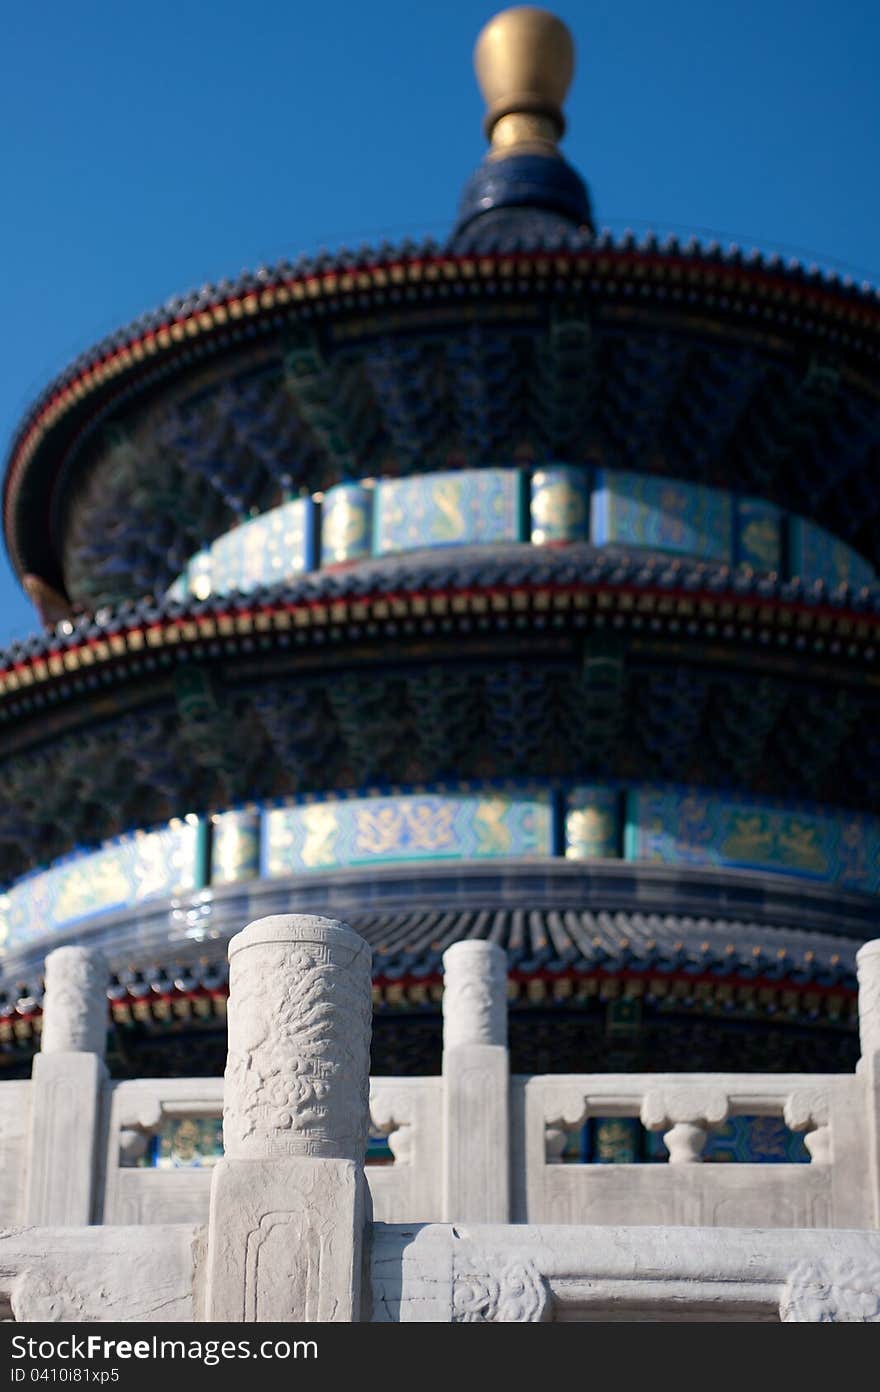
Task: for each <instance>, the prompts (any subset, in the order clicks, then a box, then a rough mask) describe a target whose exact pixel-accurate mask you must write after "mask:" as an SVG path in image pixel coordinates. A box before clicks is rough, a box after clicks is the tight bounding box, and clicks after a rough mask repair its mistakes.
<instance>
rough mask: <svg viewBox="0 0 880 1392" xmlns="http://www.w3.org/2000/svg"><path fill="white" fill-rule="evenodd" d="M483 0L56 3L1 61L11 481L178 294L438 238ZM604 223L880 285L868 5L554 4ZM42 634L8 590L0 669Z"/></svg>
mask: <svg viewBox="0 0 880 1392" xmlns="http://www.w3.org/2000/svg"><path fill="white" fill-rule="evenodd" d="M498 8H501V6H496V5H492V4H491V3H488V4H486V3H475V0H443V3H442V4H440V3H437V4H434V3H428V4H425V3H422V4H412V3H409V4H405V3H403V0H373V2H372V3H369V4H367V3H352V0H337V3H336V4H334V5H328V4H320V3H314V0H309V3H305V0H287V3H280V0H263V3H262V4H245V3H242V0H213V3H211V4H208V3H206V2H205V0H202V2H201V3H199V0H152V3H151V4H149V5H135V4H134V3H130V2H129V0H81V3H78V4H76V5H71V4H70V3H69V0H65V3H61V0H43V3H41V4H30V5H25V4H17V5H14V6H13V5H8V6H6V7H5V9H4V16H3V45H2V48H3V52H2V56H0V174H2V187H3V190H4V193H5V200H4V202H5V207H4V213H3V216H2V219H0V267H2V272H0V274H2V304H3V329H4V331H3V334H2V338H0V437H2V443H3V449H4V454H5V450H6V447H7V445H8V442H9V439H10V436H11V434H12V432H13V430H14V429H15V427H16V425H17V422H18V421H19V419H20V417H21V415H22V414H23V412H24V411H25V409H26V408H27V406H28V405H29V404H30V402H31V400H32V399H33V397H34V396H36V395H37V394H38V392H39V391H40V390H41V389H42V387H43V386H44V385H45V384H46V383H47V381H48V379H49V378H50V377H51V376H52V375H53V374H54V373H55V372H57V371H59V370H60V369H61V368H63V367H64V366H65V364H66V363H67V361H68V360H69V359H70V358H72V357H73V356H75V355H76V354H77V353H78V352H80V351H81V350H82V349H84V348H86V347H87V346H89V345H90V344H91V343H92V342H94V341H95V340H96V339H98V338H100V337H101V336H102V335H103V334H104V333H106V332H109V331H110V330H112V329H114V328H115V327H117V326H118V325H120V324H122V323H124V322H127V321H128V320H129V319H131V318H133V317H134V316H135V315H137V314H138V313H140V312H141V311H142V310H145V309H149V308H152V307H153V306H154V305H156V304H158V303H160V302H162V301H164V300H165V299H167V298H168V297H169V296H171V295H172V294H174V293H175V292H179V291H184V290H188V289H190V288H192V287H194V286H197V285H201V284H203V283H204V282H205V281H207V280H216V279H219V278H221V277H223V276H225V275H232V274H235V273H237V272H238V271H240V270H241V269H243V268H244V267H254V266H257V265H259V264H260V263H261V262H264V261H272V260H276V259H278V258H280V257H282V256H294V255H297V254H299V253H300V252H303V251H314V250H317V249H318V248H319V247H320V246H327V247H331V248H333V247H337V246H339V245H343V244H348V245H358V244H359V243H361V242H362V241H373V240H378V239H379V238H381V237H383V236H389V237H391V238H401V237H404V236H407V235H414V236H419V235H423V234H426V233H431V234H434V235H443V233H444V232H445V231H446V230H447V229H448V227H449V225H450V221H451V219H452V216H453V213H454V210H455V205H456V201H457V198H458V193H459V189H460V187H461V185H462V183H463V181H464V179H465V177H466V176H467V174H468V173H469V172H470V170H471V169H472V168H473V167H474V166H475V165H476V164H477V163H478V162H479V160H480V158H481V157H482V153H483V149H484V143H483V139H482V135H481V131H480V120H481V111H482V106H481V102H480V98H479V94H478V92H477V89H476V84H475V82H474V79H473V75H472V69H471V49H472V45H473V42H474V39H475V37H476V34H477V32H478V31H479V29H480V27H481V25H482V24H483V23H484V22H485V20H486V19H488V18H489V17H490V16H491V15H492V14H493V13H494V12H495V10H496V9H498ZM550 8H555V9H556V12H557V13H558V14H560V15H561V16H562V17H563V18H564V19H565V20H566V21H567V23H568V24H569V26H570V27H571V29H572V30H573V32H574V36H575V43H576V45H577V52H578V62H577V71H576V76H575V81H574V86H573V89H572V93H571V97H570V99H569V102H568V115H569V135H568V136H567V138H566V141H565V147H564V148H565V150H566V153H567V154H568V157H569V159H570V160H571V161H572V162H573V163H575V164H576V165H577V166H578V168H579V169H580V171H581V173H582V174H583V175H584V176H585V178H586V179H587V182H588V184H589V186H590V189H591V191H592V195H593V200H594V206H595V209H596V214H597V218H598V221H599V223H600V224H601V225H603V226H610V227H611V228H612V229H613V230H615V231H621V230H623V228H625V227H626V226H631V227H633V229H634V230H635V231H637V232H643V231H645V230H647V228H649V227H653V228H654V229H655V230H657V231H659V232H664V231H670V230H671V231H676V232H684V233H688V232H691V231H693V232H696V233H697V234H698V235H699V234H703V235H708V236H710V237H711V235H712V234H713V233H715V234H717V235H719V237H720V238H721V239H722V240H725V241H728V240H731V239H733V240H737V241H739V242H740V243H741V244H744V245H746V246H749V247H751V246H760V247H762V248H764V249H769V250H779V251H782V252H783V253H784V254H799V255H802V258H803V259H806V260H807V261H810V260H813V259H815V260H817V261H819V262H821V263H823V264H826V265H829V264H833V265H836V266H837V267H838V268H839V269H841V270H842V271H848V272H850V273H851V274H853V275H854V276H855V278H856V279H859V280H861V279H865V278H867V279H871V280H872V281H873V282H874V283H877V282H878V281H880V247H878V244H877V236H878V233H877V229H878V227H880V179H878V154H880V81H878V53H880V4H878V3H877V0H833V2H832V0H799V2H798V0H737V3H725V2H724V0H714V3H711V4H707V3H706V2H705V0H627V3H621V0H583V2H582V3H576V2H575V0H564V2H563V3H560V4H559V5H557V6H550ZM33 627H34V623H33V619H32V611H31V609H30V606H29V604H28V603H27V601H26V600H25V598H24V596H23V595H22V593H21V591H20V589H19V588H18V585H17V582H16V581H15V580H14V579H13V578H12V576H11V574H10V572H9V568H8V566H7V565H6V563H5V559H4V560H3V561H2V562H0V644H2V643H5V642H6V641H8V639H9V638H10V637H12V636H13V635H15V634H23V633H24V632H27V631H29V630H30V629H32V628H33Z"/></svg>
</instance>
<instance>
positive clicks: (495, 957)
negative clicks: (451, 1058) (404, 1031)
mask: <svg viewBox="0 0 880 1392" xmlns="http://www.w3.org/2000/svg"><path fill="white" fill-rule="evenodd" d="M443 972H444V977H443V1047H444V1049H454V1048H456V1047H458V1046H459V1045H467V1044H500V1045H501V1046H502V1047H503V1046H504V1045H506V1044H507V958H506V956H505V954H504V952H503V951H502V949H501V948H500V947H498V946H497V944H496V943H490V942H483V941H477V940H473V939H469V940H468V941H466V942H458V943H454V944H453V945H452V947H449V948H447V950H446V951H445V952H444V954H443Z"/></svg>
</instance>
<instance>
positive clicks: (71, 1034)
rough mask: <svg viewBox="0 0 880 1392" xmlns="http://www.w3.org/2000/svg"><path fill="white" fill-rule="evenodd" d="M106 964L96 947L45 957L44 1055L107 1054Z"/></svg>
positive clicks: (60, 950) (64, 950)
mask: <svg viewBox="0 0 880 1392" xmlns="http://www.w3.org/2000/svg"><path fill="white" fill-rule="evenodd" d="M107 980H108V970H107V963H106V961H105V959H104V956H103V954H102V953H100V952H98V951H97V950H96V949H94V948H86V947H56V949H55V951H54V952H50V953H49V955H48V957H47V958H46V994H45V997H44V1000H43V1033H42V1037H41V1044H40V1049H41V1052H42V1053H44V1054H62V1053H78V1054H98V1055H100V1056H101V1057H103V1055H104V1050H105V1047H106V1043H107Z"/></svg>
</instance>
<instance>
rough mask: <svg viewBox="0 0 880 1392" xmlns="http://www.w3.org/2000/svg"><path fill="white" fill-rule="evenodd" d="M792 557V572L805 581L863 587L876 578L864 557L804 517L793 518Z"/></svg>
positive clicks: (790, 544) (790, 531)
mask: <svg viewBox="0 0 880 1392" xmlns="http://www.w3.org/2000/svg"><path fill="white" fill-rule="evenodd" d="M789 558H790V570H791V574H792V575H793V576H798V577H800V579H802V580H824V581H825V582H826V584H828V585H852V586H854V587H859V586H861V585H870V584H871V583H872V582H873V581H874V579H875V578H876V577H875V574H874V569H873V567H872V566H871V565H870V564H869V563H868V562H867V561H866V560H865V559H864V557H863V556H860V555H859V554H858V552H857V551H853V549H852V547H850V546H846V545H845V544H844V542H842V541H838V539H837V537H835V536H832V535H831V533H830V532H826V531H825V529H824V528H823V527H817V526H816V524H815V522H808V521H807V520H806V519H805V518H803V517H792V518H791V519H790V520H789Z"/></svg>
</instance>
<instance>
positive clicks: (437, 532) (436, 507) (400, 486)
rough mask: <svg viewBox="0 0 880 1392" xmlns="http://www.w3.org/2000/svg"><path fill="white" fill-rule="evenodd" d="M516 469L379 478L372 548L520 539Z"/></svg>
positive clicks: (520, 476)
mask: <svg viewBox="0 0 880 1392" xmlns="http://www.w3.org/2000/svg"><path fill="white" fill-rule="evenodd" d="M523 480H524V475H523V474H522V473H521V472H520V470H519V469H462V470H456V471H454V472H452V471H450V472H446V473H440V474H419V475H415V476H414V477H412V478H400V479H381V480H380V481H379V482H378V483H377V485H376V489H375V503H374V513H373V551H374V554H375V555H377V556H386V555H388V554H390V553H391V552H395V551H412V550H415V549H417V548H419V547H423V546H431V547H434V546H466V545H475V544H478V543H483V542H496V541H520V540H522V539H523V518H522V505H521V497H522V487H523Z"/></svg>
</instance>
